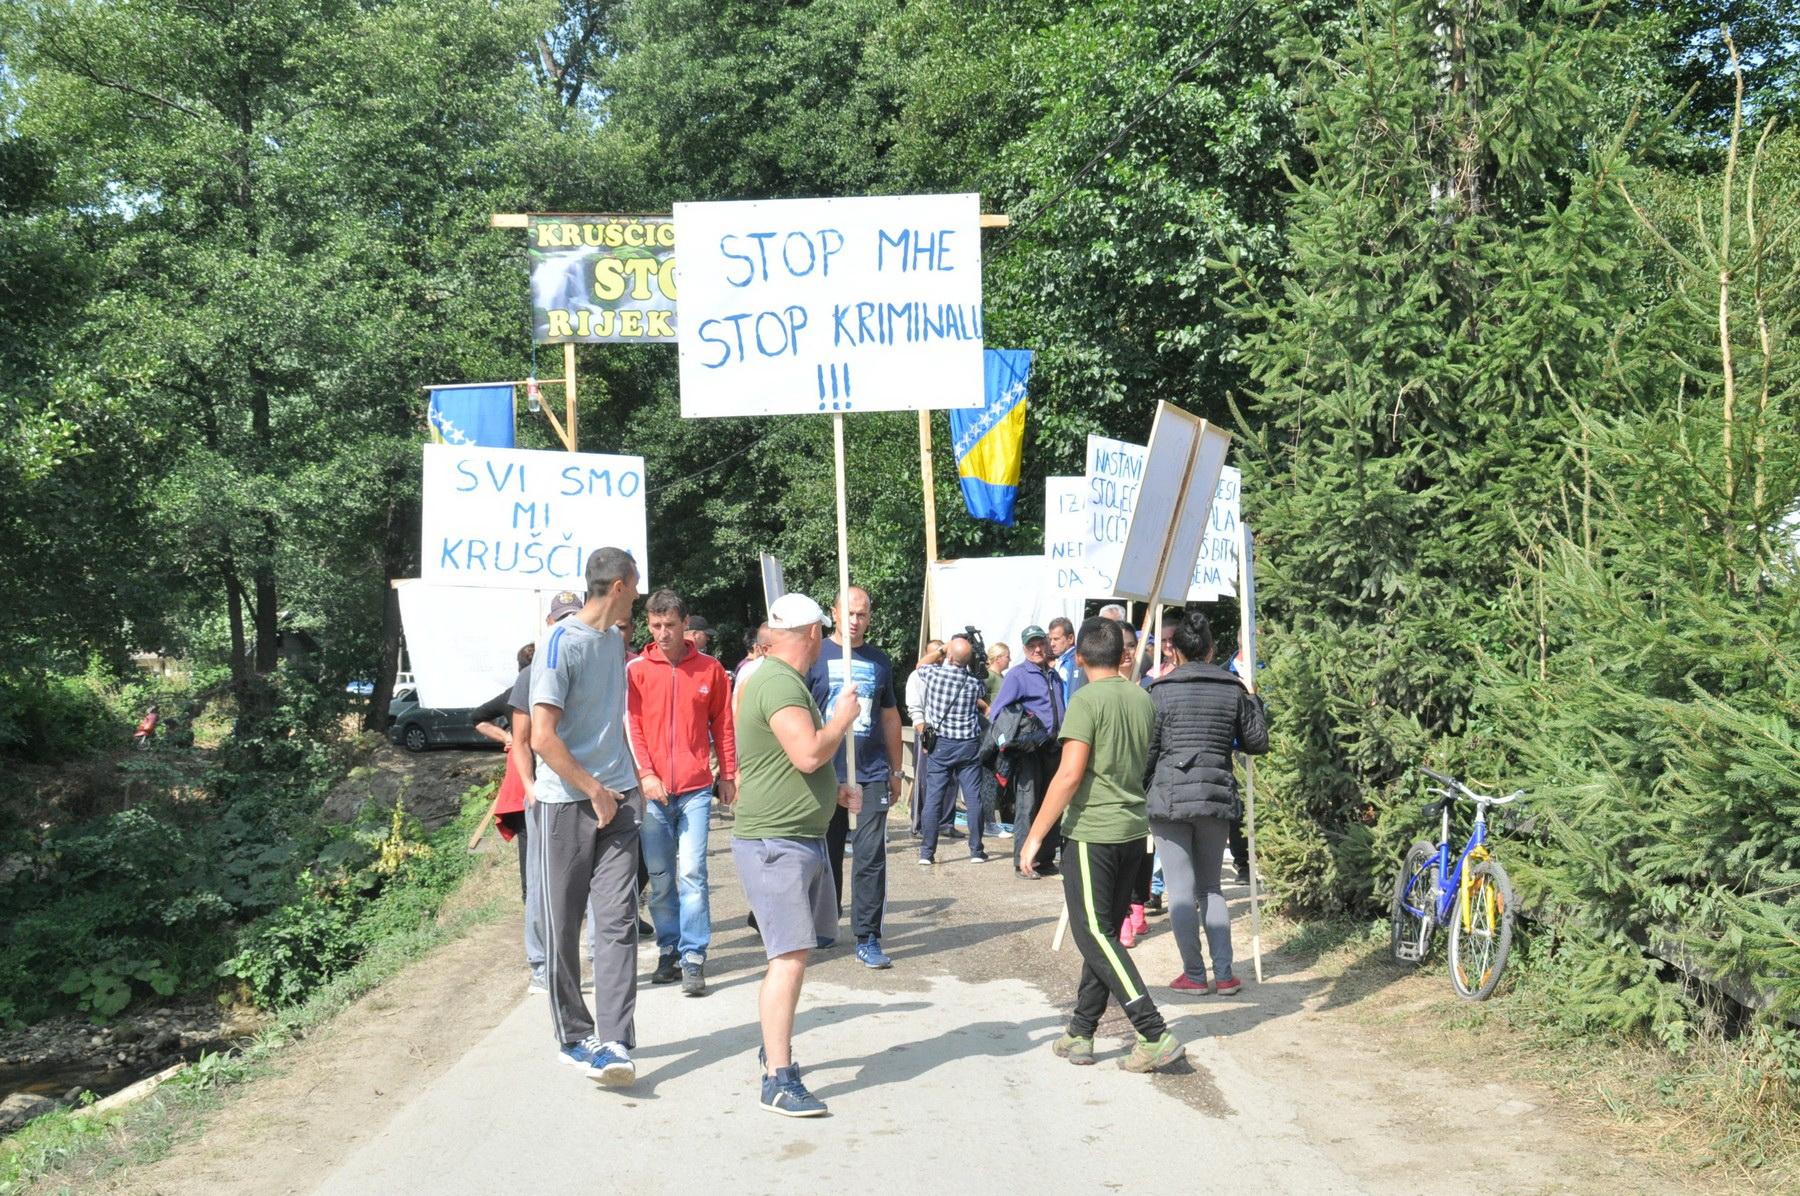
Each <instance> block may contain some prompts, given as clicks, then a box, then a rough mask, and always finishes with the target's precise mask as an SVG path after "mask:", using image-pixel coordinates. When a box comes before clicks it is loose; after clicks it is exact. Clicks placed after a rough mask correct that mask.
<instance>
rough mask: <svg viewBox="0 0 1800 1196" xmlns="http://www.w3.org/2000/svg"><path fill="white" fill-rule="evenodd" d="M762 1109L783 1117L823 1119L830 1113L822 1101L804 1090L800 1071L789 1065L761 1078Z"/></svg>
mask: <svg viewBox="0 0 1800 1196" xmlns="http://www.w3.org/2000/svg"><path fill="white" fill-rule="evenodd" d="M762 1107H763V1108H764V1109H767V1110H768V1111H769V1112H771V1113H779V1114H781V1115H782V1116H783V1117H823V1116H825V1114H826V1113H828V1112H830V1110H829V1109H827V1108H826V1107H825V1102H824V1101H822V1100H820V1099H819V1098H818V1097H816V1096H814V1095H813V1094H812V1093H810V1092H808V1091H807V1090H806V1085H805V1084H803V1083H801V1082H800V1069H799V1068H797V1067H794V1066H792V1065H791V1064H790V1065H789V1066H787V1067H784V1068H782V1069H781V1070H780V1071H778V1072H776V1073H775V1074H774V1075H772V1076H764V1077H763V1082H762Z"/></svg>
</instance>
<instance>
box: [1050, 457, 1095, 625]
mask: <svg viewBox="0 0 1800 1196" xmlns="http://www.w3.org/2000/svg"><path fill="white" fill-rule="evenodd" d="M1087 525H1088V519H1087V479H1086V478H1045V479H1044V588H1045V589H1046V590H1047V591H1048V592H1050V593H1052V594H1058V595H1062V596H1065V597H1071V598H1085V597H1087V593H1088V581H1087V577H1086V575H1085V574H1083V573H1082V570H1081V561H1082V552H1083V550H1084V549H1085V548H1086V545H1087Z"/></svg>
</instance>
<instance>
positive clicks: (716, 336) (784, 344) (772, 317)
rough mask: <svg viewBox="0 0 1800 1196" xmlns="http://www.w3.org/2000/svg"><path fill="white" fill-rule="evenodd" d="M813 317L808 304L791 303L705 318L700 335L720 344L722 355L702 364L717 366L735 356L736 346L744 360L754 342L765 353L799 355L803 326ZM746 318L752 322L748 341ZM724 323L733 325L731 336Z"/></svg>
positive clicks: (707, 366)
mask: <svg viewBox="0 0 1800 1196" xmlns="http://www.w3.org/2000/svg"><path fill="white" fill-rule="evenodd" d="M810 319H811V317H810V316H808V315H807V314H806V309H805V308H804V307H800V306H797V305H794V304H789V305H788V306H787V307H784V308H782V309H781V310H780V311H778V312H777V311H762V312H756V313H754V314H753V313H751V312H747V311H743V312H738V313H736V314H735V315H729V316H720V317H719V318H718V319H714V320H702V321H700V327H699V330H698V335H699V337H700V339H701V340H702V341H705V342H706V343H707V344H709V345H716V346H718V348H719V356H718V358H717V359H716V360H713V361H703V362H701V363H700V364H701V365H703V366H705V367H706V368H707V369H709V370H716V369H718V368H719V367H720V366H722V365H725V364H726V363H728V362H730V361H731V360H733V351H734V349H735V352H736V360H738V361H740V362H741V361H743V360H745V358H747V357H748V356H749V350H750V348H751V347H752V346H754V347H755V349H756V351H757V352H758V353H759V354H761V355H762V356H764V357H786V356H790V355H797V354H798V353H799V352H800V330H801V329H803V328H805V327H806V325H807V322H808V321H809V320H810ZM745 320H749V321H750V322H751V326H750V339H749V341H748V342H746V341H745V339H744V321H745ZM724 323H729V324H730V325H731V334H730V339H729V340H728V339H726V337H725V336H724V335H722V334H721V333H720V332H719V330H718V328H717V325H719V324H724Z"/></svg>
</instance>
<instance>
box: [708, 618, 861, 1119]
mask: <svg viewBox="0 0 1800 1196" xmlns="http://www.w3.org/2000/svg"><path fill="white" fill-rule="evenodd" d="M829 621H830V620H829V619H828V618H827V617H826V615H825V612H824V611H822V610H820V609H819V604H818V603H816V602H814V601H813V600H812V599H811V598H808V597H807V596H806V595H804V594H785V595H783V596H782V597H780V598H777V599H776V600H775V602H774V603H773V604H772V605H770V607H769V624H768V625H769V635H770V640H771V643H770V647H769V653H768V655H767V656H765V657H763V663H762V665H761V666H760V667H759V668H758V669H757V670H756V674H755V675H754V676H753V677H751V678H750V680H749V681H748V682H746V683H745V684H744V692H743V697H742V698H741V700H740V701H739V703H738V725H737V737H738V738H737V746H738V815H737V822H736V824H735V825H734V828H733V830H732V836H733V838H732V843H731V857H732V859H733V860H734V861H735V862H736V864H737V870H738V878H739V879H740V880H741V881H742V882H743V885H744V895H745V896H746V897H747V898H748V899H749V901H750V909H751V912H752V913H754V914H755V915H756V922H757V926H758V928H759V929H760V930H761V932H762V940H763V951H764V952H765V953H766V954H767V955H768V957H769V970H768V972H767V973H766V974H765V975H764V976H763V984H762V991H761V994H760V995H759V996H758V998H757V1008H758V1011H759V1013H760V1015H761V1021H762V1038H763V1049H762V1050H761V1051H759V1052H758V1058H759V1059H760V1060H761V1062H762V1070H763V1081H762V1102H761V1103H762V1107H763V1108H765V1109H767V1110H768V1111H769V1112H771V1113H779V1114H781V1115H782V1116H783V1117H823V1116H824V1115H825V1113H826V1108H825V1102H823V1101H821V1100H819V1099H818V1098H817V1097H815V1096H813V1094H812V1093H810V1092H808V1091H807V1090H806V1085H805V1084H803V1083H801V1082H800V1069H799V1068H798V1067H796V1066H795V1065H794V1059H793V1043H792V1038H793V1033H794V1011H795V1009H796V1008H798V1006H799V1004H800V989H801V986H802V985H803V984H804V983H805V980H806V961H807V958H808V956H809V955H810V954H811V953H812V950H813V948H814V947H816V946H818V945H819V944H820V943H821V942H823V941H825V940H828V939H829V938H831V937H832V936H833V935H835V934H836V933H837V922H838V909H837V897H836V894H835V893H834V892H833V891H832V888H833V886H832V877H831V862H830V860H829V859H828V858H827V852H826V848H825V831H826V829H827V828H828V827H829V826H830V825H831V817H832V814H833V813H835V812H836V810H837V808H838V807H839V806H840V805H841V806H843V807H844V808H846V809H848V810H849V811H850V812H851V813H856V812H858V811H860V810H861V809H862V790H861V789H860V788H859V787H857V786H855V785H849V784H842V785H840V784H839V783H838V781H837V774H836V771H835V769H834V768H833V766H832V760H833V758H834V757H835V756H836V755H837V751H838V747H839V745H840V744H842V743H843V742H844V737H845V736H846V735H848V734H849V733H850V729H851V728H852V727H854V726H855V725H856V720H857V718H858V716H859V715H861V714H862V703H861V701H860V700H859V699H858V697H857V691H856V688H855V687H854V686H852V687H849V688H847V689H845V690H844V691H843V692H842V693H841V694H839V696H838V701H837V709H836V710H834V711H833V712H832V715H831V721H830V722H826V721H825V719H824V718H823V717H822V716H821V715H820V713H819V707H818V704H817V703H815V702H814V701H813V696H812V691H811V689H810V688H809V687H808V686H807V683H806V674H807V672H808V671H809V670H810V669H811V668H812V666H813V664H814V663H815V662H816V661H817V660H818V659H819V649H820V646H821V644H822V642H823V637H822V634H821V632H820V626H821V625H822V624H826V623H828V622H829Z"/></svg>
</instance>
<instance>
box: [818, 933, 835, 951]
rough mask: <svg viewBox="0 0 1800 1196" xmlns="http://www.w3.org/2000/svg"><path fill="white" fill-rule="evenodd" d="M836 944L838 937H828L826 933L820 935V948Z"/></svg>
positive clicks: (823, 948) (824, 948)
mask: <svg viewBox="0 0 1800 1196" xmlns="http://www.w3.org/2000/svg"><path fill="white" fill-rule="evenodd" d="M836 945H837V940H836V939H828V938H826V937H825V936H824V935H820V936H819V950H821V951H824V950H826V949H827V948H829V947H833V946H836Z"/></svg>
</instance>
